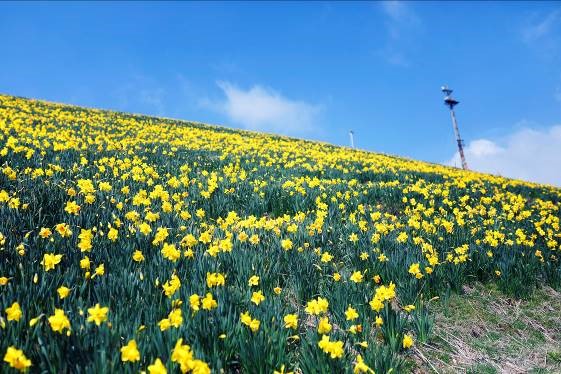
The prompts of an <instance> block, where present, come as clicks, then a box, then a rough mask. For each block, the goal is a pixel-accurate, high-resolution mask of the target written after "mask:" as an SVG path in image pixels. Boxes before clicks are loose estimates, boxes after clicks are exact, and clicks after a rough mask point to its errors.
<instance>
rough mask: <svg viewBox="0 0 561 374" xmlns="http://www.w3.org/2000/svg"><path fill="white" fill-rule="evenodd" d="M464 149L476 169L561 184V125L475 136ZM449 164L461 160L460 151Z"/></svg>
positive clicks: (454, 164) (457, 164) (469, 162)
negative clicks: (491, 137) (494, 136)
mask: <svg viewBox="0 0 561 374" xmlns="http://www.w3.org/2000/svg"><path fill="white" fill-rule="evenodd" d="M464 152H465V156H466V160H467V163H468V166H469V168H470V169H472V170H476V171H480V172H484V173H491V174H497V175H502V176H504V177H510V178H516V179H522V180H527V181H531V182H538V183H547V184H553V185H557V186H561V125H555V126H552V127H550V128H548V129H544V130H536V129H530V128H523V129H520V130H518V131H516V132H514V133H513V134H511V135H509V136H507V137H504V138H503V139H500V140H497V141H493V140H489V139H478V140H474V141H472V142H470V143H469V144H468V146H467V147H465V149H464ZM447 164H448V165H451V166H459V165H460V164H461V163H460V156H459V154H458V152H456V154H455V155H454V156H453V157H452V159H451V160H449V161H448V162H447Z"/></svg>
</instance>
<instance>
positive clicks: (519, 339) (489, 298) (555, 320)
mask: <svg viewBox="0 0 561 374" xmlns="http://www.w3.org/2000/svg"><path fill="white" fill-rule="evenodd" d="M435 309H436V310H435V312H436V321H435V331H434V337H433V339H432V341H431V342H430V343H428V344H419V345H418V346H417V348H416V352H415V361H416V366H417V367H416V369H415V372H418V373H425V372H437V373H561V343H560V342H561V293H559V292H557V291H555V290H553V289H551V288H543V289H540V290H536V292H535V293H534V295H533V296H532V297H531V298H530V299H528V300H515V299H512V298H509V297H506V296H505V295H504V294H502V293H500V292H499V291H497V290H496V289H495V288H494V287H492V286H483V285H476V286H475V287H473V288H466V289H465V294H463V295H454V296H452V297H451V298H450V299H449V300H448V301H447V302H446V303H445V304H441V305H439V306H437V307H436V308H435Z"/></svg>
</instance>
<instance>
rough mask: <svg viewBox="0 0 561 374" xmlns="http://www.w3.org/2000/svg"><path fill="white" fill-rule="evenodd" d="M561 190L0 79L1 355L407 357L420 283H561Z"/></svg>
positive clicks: (283, 359)
mask: <svg viewBox="0 0 561 374" xmlns="http://www.w3.org/2000/svg"><path fill="white" fill-rule="evenodd" d="M560 201H561V191H560V190H559V189H556V188H553V187H549V186H541V185H534V184H530V183H525V182H521V181H514V180H508V179H505V178H501V177H496V176H490V175H483V174H478V173H473V172H465V171H462V170H457V169H453V168H446V167H443V166H438V165H433V164H427V163H422V162H417V161H412V160H407V159H401V158H397V157H391V156H386V155H382V154H375V153H369V152H363V151H356V150H351V149H347V148H341V147H334V146H331V145H328V144H323V143H314V142H306V141H301V140H296V139H290V138H286V137H277V136H270V135H264V134H258V133H250V132H241V131H233V130H230V129H225V128H219V127H212V126H207V125H203V124H199V123H187V122H181V121H173V120H169V119H160V118H151V117H144V116H134V115H127V114H122V113H116V112H108V111H100V110H86V109H81V108H78V107H72V106H64V105H58V104H49V103H44V102H40V101H34V100H26V99H21V98H14V97H10V96H3V95H0V214H1V217H2V219H1V220H0V256H1V258H2V261H1V262H0V336H1V337H2V339H0V352H1V353H2V354H3V358H4V363H3V365H4V366H2V369H0V371H2V372H4V371H6V370H8V368H11V369H9V370H16V371H18V370H19V371H25V370H33V371H41V372H73V371H85V372H125V373H126V372H139V371H145V372H148V373H166V372H168V371H175V372H177V371H181V372H182V373H187V372H192V373H208V372H210V371H211V370H212V371H216V372H220V371H221V370H224V371H225V372H240V371H241V372H248V373H251V372H275V373H281V372H282V373H286V372H288V371H293V370H294V371H296V372H333V373H335V372H350V371H353V372H355V373H373V372H376V373H385V372H388V371H390V370H393V372H400V371H401V370H403V368H404V367H405V366H404V365H403V362H404V360H406V359H407V356H408V351H409V349H410V348H411V347H413V346H414V345H415V344H416V342H417V341H423V340H425V339H426V337H427V336H428V335H430V326H431V323H430V314H429V313H428V309H427V305H428V300H430V299H431V298H432V299H434V298H435V297H436V296H441V297H442V296H444V295H447V294H449V290H450V289H452V290H454V291H461V289H462V286H463V285H464V284H465V283H466V282H471V281H474V280H479V281H482V282H489V281H493V282H496V283H497V284H498V286H499V287H500V288H501V289H502V290H503V291H504V292H506V293H509V294H513V295H514V296H518V297H520V296H525V295H527V294H528V293H529V292H531V290H532V289H533V288H535V287H537V286H540V285H544V284H548V285H552V286H560V285H561V270H560V269H561V266H560V263H559V256H560V254H559V251H560V250H561V233H560V214H561V213H560V209H559V208H560Z"/></svg>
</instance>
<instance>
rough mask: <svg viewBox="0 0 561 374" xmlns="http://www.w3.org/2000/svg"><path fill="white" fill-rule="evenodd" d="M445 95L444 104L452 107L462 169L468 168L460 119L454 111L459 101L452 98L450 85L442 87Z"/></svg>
mask: <svg viewBox="0 0 561 374" xmlns="http://www.w3.org/2000/svg"><path fill="white" fill-rule="evenodd" d="M441 89H442V92H443V93H444V95H446V96H445V97H444V105H446V106H448V108H450V116H451V117H452V126H453V127H454V134H456V142H457V143H458V152H459V153H460V159H461V160H462V169H464V170H467V169H468V165H467V162H466V156H465V155H464V141H463V139H462V138H461V137H460V129H459V128H458V121H456V114H455V113H454V107H455V106H456V105H458V103H459V101H457V100H455V99H454V98H452V90H451V89H449V88H448V86H442V87H441Z"/></svg>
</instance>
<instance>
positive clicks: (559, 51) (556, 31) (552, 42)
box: [520, 8, 561, 64]
mask: <svg viewBox="0 0 561 374" xmlns="http://www.w3.org/2000/svg"><path fill="white" fill-rule="evenodd" d="M520 38H521V40H522V42H523V43H524V44H526V45H527V46H528V48H530V50H532V51H533V52H534V53H536V54H537V55H538V56H539V57H540V58H541V59H542V60H544V61H545V62H548V63H556V64H559V63H560V62H561V8H560V9H557V10H552V11H550V12H549V13H533V14H532V15H531V16H529V17H528V18H527V20H526V23H525V24H524V25H523V26H522V28H521V30H520Z"/></svg>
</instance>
